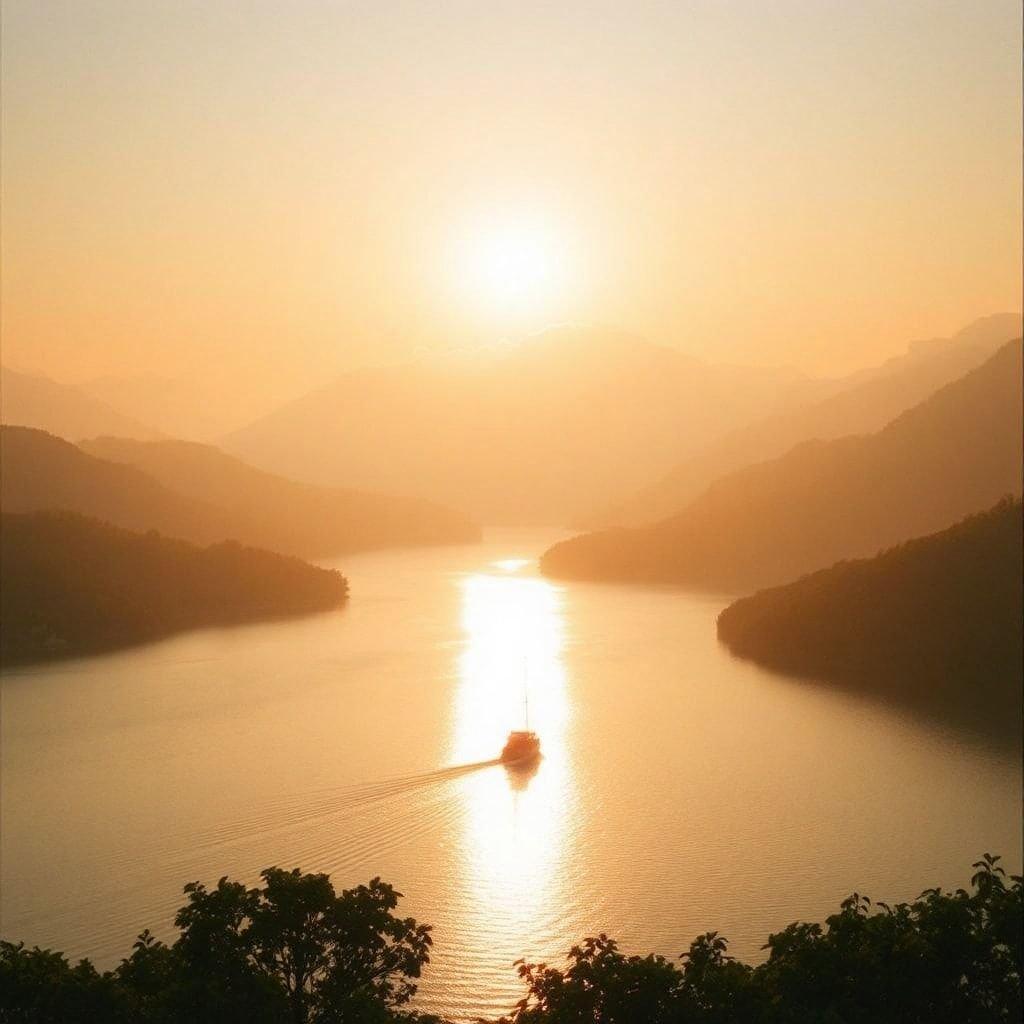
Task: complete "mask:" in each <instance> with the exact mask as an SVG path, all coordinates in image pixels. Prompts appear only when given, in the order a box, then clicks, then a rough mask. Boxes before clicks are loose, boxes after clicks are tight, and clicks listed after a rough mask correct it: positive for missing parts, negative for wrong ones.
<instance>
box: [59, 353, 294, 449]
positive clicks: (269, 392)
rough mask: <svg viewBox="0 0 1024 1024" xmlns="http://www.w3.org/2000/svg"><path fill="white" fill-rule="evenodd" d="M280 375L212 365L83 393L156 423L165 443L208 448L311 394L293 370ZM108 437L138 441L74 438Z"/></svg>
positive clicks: (93, 386) (103, 384)
mask: <svg viewBox="0 0 1024 1024" xmlns="http://www.w3.org/2000/svg"><path fill="white" fill-rule="evenodd" d="M276 371H277V372H276V373H275V374H273V375H272V376H271V375H268V374H266V373H260V372H258V370H257V369H256V368H255V367H253V368H249V369H247V368H246V367H244V366H232V367H230V368H227V367H223V366H211V365H207V366H203V367H202V370H201V371H193V372H190V373H185V374H182V375H178V376H160V375H157V374H130V375H120V374H107V375H105V376H102V377H94V378H92V379H91V380H87V381H84V382H83V383H82V384H81V390H82V391H83V392H85V393H86V394H88V395H90V396H91V397H92V398H94V399H97V400H99V401H100V402H103V403H104V404H105V405H107V406H109V407H110V408H111V409H116V410H117V411H118V412H119V413H122V414H124V415H125V416H128V417H132V418H137V419H140V420H144V421H145V422H146V423H151V424H152V425H153V426H154V427H155V428H156V429H157V430H158V431H159V432H160V434H161V435H162V436H164V437H174V438H181V439H184V440H188V441H207V442H208V441H212V440H213V439H215V438H217V437H220V436H222V435H223V434H226V433H228V431H231V430H236V429H237V428H239V427H241V426H244V425H245V424H246V423H250V422H251V421H252V420H253V419H255V418H256V417H257V416H262V415H263V414H265V413H266V412H268V411H270V410H271V409H274V408H276V407H277V406H278V405H279V404H280V403H281V401H282V400H284V399H285V398H291V397H293V396H294V395H297V394H301V393H302V392H303V391H304V390H306V389H305V388H303V387H301V386H299V385H298V383H297V381H295V379H294V368H293V367H291V368H290V364H289V365H283V366H278V367H276ZM103 434H106V435H110V436H115V437H134V436H136V435H134V434H129V433H127V432H126V431H117V430H94V431H92V432H90V433H89V434H86V435H75V436H76V438H77V437H78V436H88V437H95V436H98V435H103Z"/></svg>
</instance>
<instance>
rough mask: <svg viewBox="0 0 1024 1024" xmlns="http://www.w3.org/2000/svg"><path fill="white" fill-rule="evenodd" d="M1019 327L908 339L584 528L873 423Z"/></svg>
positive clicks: (662, 510)
mask: <svg viewBox="0 0 1024 1024" xmlns="http://www.w3.org/2000/svg"><path fill="white" fill-rule="evenodd" d="M1020 331H1021V318H1020V316H1019V315H1017V314H1008V313H1004V314H998V315H995V316H988V317H983V318H982V319H980V320H977V321H975V322H974V323H972V324H970V325H969V326H967V327H965V328H964V329H963V330H961V331H958V332H957V333H956V334H955V335H954V336H953V337H951V338H935V339H932V340H929V341H916V342H912V343H911V344H910V345H909V346H908V348H907V351H906V352H905V353H904V354H903V355H900V356H897V357H895V358H893V359H889V360H887V361H886V362H885V363H883V364H882V365H880V366H876V367H872V368H870V369H868V370H861V371H859V372H857V373H854V374H851V375H850V376H849V377H846V378H842V379H839V380H837V381H835V382H834V388H835V393H833V394H828V395H826V396H825V397H821V398H818V399H812V400H811V401H808V402H806V403H803V404H797V405H796V406H795V407H794V408H785V409H783V410H781V411H779V412H776V413H774V414H772V415H771V416H768V417H766V418H764V419H759V420H756V421H755V422H753V423H749V424H746V425H744V426H742V427H740V428H739V429H738V430H735V431H733V432H731V433H729V434H727V435H726V436H725V437H723V438H721V439H719V440H717V441H715V442H713V443H712V444H711V445H709V446H708V447H707V448H705V449H703V450H702V451H700V452H698V453H697V454H695V455H693V456H691V457H690V458H688V459H685V460H684V461H683V462H681V463H679V464H678V465H677V466H675V467H674V468H673V469H672V471H671V472H670V473H669V474H668V475H666V476H665V477H663V478H662V479H660V480H658V481H656V482H654V483H652V484H648V485H647V486H646V487H644V488H643V489H642V490H640V491H638V492H636V493H635V494H633V495H631V496H628V497H626V498H625V500H620V502H619V503H618V504H616V505H613V506H612V507H610V508H607V509H595V510H594V511H593V512H592V514H591V515H590V516H589V517H588V518H587V520H586V521H585V522H583V523H581V526H582V527H583V528H588V529H598V528H601V527H611V526H645V525H649V524H650V523H654V522H657V521H658V520H661V519H665V518H667V517H669V516H672V515H675V514H676V513H677V512H680V511H681V510H682V509H684V508H685V507H686V506H687V505H688V504H689V503H690V502H691V501H693V500H694V499H695V498H697V497H698V496H699V495H700V494H701V493H702V492H703V491H704V490H705V489H706V488H707V487H708V486H709V485H710V484H711V483H712V482H713V481H714V480H715V479H717V478H718V477H721V476H723V475H724V474H726V473H731V472H734V471H735V470H738V469H742V468H743V467H744V466H749V465H751V464H753V463H755V462H762V461H764V460H765V459H773V458H777V457H778V456H780V455H783V454H785V452H787V451H789V449H790V448H792V447H793V446H794V445H797V444H800V443H802V442H804V441H808V440H812V439H819V440H829V439H832V438H837V437H844V436H846V435H849V434H866V433H871V432H872V431H876V430H880V429H881V428H882V427H884V426H885V425H886V424H887V423H889V422H890V421H891V420H892V419H894V418H895V417H896V416H898V415H899V414H900V413H902V412H904V411H905V410H906V409H909V408H911V407H912V406H914V405H916V404H917V403H919V402H921V401H923V400H924V399H926V398H927V397H928V396H929V395H931V394H932V393H933V392H935V391H936V390H937V389H938V388H940V387H943V386H945V385H946V384H949V383H951V382H952V381H954V380H957V379H958V378H959V377H962V376H963V375H964V374H965V373H968V372H969V371H971V370H973V369H975V368H976V367H978V366H980V365H981V364H982V363H983V362H984V361H985V360H986V359H988V358H989V356H991V355H992V354H993V352H995V351H996V350H997V349H998V348H1000V347H1001V346H1003V345H1005V344H1006V342H1007V341H1009V340H1010V339H1012V338H1014V337H1016V336H1017V335H1019V334H1020Z"/></svg>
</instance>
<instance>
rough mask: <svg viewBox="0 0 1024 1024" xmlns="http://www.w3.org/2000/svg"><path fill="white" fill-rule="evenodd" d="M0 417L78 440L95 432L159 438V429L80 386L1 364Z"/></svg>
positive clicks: (5, 421)
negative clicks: (87, 392) (112, 406)
mask: <svg viewBox="0 0 1024 1024" xmlns="http://www.w3.org/2000/svg"><path fill="white" fill-rule="evenodd" d="M0 419H2V421H3V422H4V423H19V424H21V425H23V426H26V427H35V428H36V429H38V430H47V431H49V432H50V433H52V434H59V435H60V436H61V437H69V438H71V439H72V440H73V441H77V440H78V439H79V438H81V437H94V436H95V435H96V434H118V435H120V436H122V437H139V438H147V439H150V438H157V437H159V436H160V432H159V431H158V430H155V429H154V428H153V427H151V426H149V425H148V424H145V423H142V422H140V421H139V420H137V419H135V418H134V417H132V416H126V415H123V414H122V413H120V412H118V411H117V410H116V409H113V408H111V407H110V406H109V405H107V404H106V403H105V402H102V401H99V400H97V399H96V398H93V397H92V396H91V395H88V394H86V393H85V392H83V391H81V390H79V389H78V388H73V387H68V386H67V385H65V384H58V383H57V382H56V381H54V380H50V378H49V377H44V376H42V375H40V374H32V373H19V372H18V371H17V370H12V369H11V368H10V367H7V366H4V367H0Z"/></svg>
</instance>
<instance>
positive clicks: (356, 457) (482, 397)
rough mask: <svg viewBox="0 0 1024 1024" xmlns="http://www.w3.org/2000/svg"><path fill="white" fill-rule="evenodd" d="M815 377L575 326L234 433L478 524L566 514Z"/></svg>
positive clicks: (284, 460) (812, 386)
mask: <svg viewBox="0 0 1024 1024" xmlns="http://www.w3.org/2000/svg"><path fill="white" fill-rule="evenodd" d="M816 388H817V384H816V383H815V382H813V381H808V380H807V379H806V378H802V377H801V376H800V375H799V374H797V373H795V372H794V371H789V370H760V369H744V368H737V367H721V366H713V365H710V364H707V363H704V362H702V361H700V360H697V359H694V358H692V357H690V356H687V355H685V354H683V353H682V352H679V351H677V350H675V349H673V348H669V347H666V346H661V345H655V344H650V343H647V342H644V341H642V340H640V339H637V338H634V337H630V336H627V335H621V334H615V333H612V332H600V331H592V330H588V329H584V328H580V327H561V328H557V329H553V330H550V331H547V332H544V333H543V334H541V335H537V336H535V337H532V338H529V339H526V340H524V341H523V342H522V343H519V344H509V345H503V346H497V347H494V348H490V349H480V350H476V351H474V352H463V353H454V354H452V355H450V356H448V357H445V358H440V357H438V358H435V359H432V360H429V361H423V362H420V363H416V364H410V365H403V366H397V367H385V368H379V369H373V370H363V371H359V372H353V373H349V374H346V375H343V376H342V377H340V378H338V379H336V380H335V381H333V382H332V383H330V384H329V385H327V386H325V387H324V388H322V389H320V390H319V391H316V392H313V393H311V394H308V395H306V396H304V397H303V398H301V399H298V400H296V401H294V402H291V403H289V404H288V405H286V406H284V407H282V408H280V409H278V410H277V411H276V412H274V413H273V414H271V415H270V416H267V417H264V418H263V419H261V420H258V421H257V422H255V423H253V424H251V425H250V426H249V427H246V428H245V429H243V430H241V431H237V432H235V433H233V434H231V435H229V436H228V437H227V438H225V439H224V440H223V442H222V446H223V447H224V448H226V449H227V450H228V451H230V452H232V453H234V454H236V455H239V456H240V457H242V458H244V459H245V460H246V461H247V462H251V463H253V464H254V465H258V466H260V467H261V468H264V469H267V470H270V471H273V472H279V473H286V474H287V475H289V476H294V477H296V478H299V479H302V480H307V481H309V482H313V483H319V484H327V485H337V484H340V483H344V484H346V485H348V486H355V487H359V488H361V489H369V490H374V491H384V492H388V493H404V494H414V495H417V496H419V497H423V498H427V499H430V500H434V501H442V502H444V501H450V502H453V503H455V504H457V505H458V506H459V507H460V508H462V509H465V510H466V511H467V512H468V513H469V514H470V515H472V516H473V517H474V518H475V519H477V520H479V521H486V522H493V523H558V524H562V523H564V522H566V521H568V520H570V519H571V518H572V517H574V516H578V515H579V514H580V513H581V512H583V511H584V510H587V509H590V508H593V507H594V506H595V505H596V504H598V503H600V502H604V501H606V498H607V495H608V494H610V493H621V492H622V489H623V487H626V488H627V489H628V488H631V487H634V486H637V487H638V486H640V485H641V484H642V483H643V482H644V481H646V480H649V479H651V478H652V477H655V476H658V475H660V474H661V473H664V472H666V471H667V470H668V469H669V468H670V467H671V465H672V464H673V463H675V462H676V461H678V458H679V454H680V452H681V451H682V452H684V453H685V452H687V451H690V450H694V451H695V450H697V449H698V448H700V447H701V446H702V445H705V444H707V443H708V442H709V441H710V440H711V439H712V438H713V437H715V436H716V435H718V434H721V433H722V432H723V431H725V430H727V429H729V428H731V427H734V426H736V425H737V424H738V423H740V422H743V421H744V420H746V419H749V418H750V417H752V416H758V415H765V414H767V413H768V412H769V411H770V410H772V409H774V408H778V407H779V406H780V405H781V404H786V403H787V402H789V401H791V400H793V399H794V396H801V397H802V396H806V395H807V394H808V393H817V391H816Z"/></svg>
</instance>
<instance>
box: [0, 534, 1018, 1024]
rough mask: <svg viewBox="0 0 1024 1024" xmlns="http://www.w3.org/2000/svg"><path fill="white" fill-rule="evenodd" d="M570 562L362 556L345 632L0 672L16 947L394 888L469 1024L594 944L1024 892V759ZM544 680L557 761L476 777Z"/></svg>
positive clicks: (483, 550) (244, 638) (436, 1004)
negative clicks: (762, 660)
mask: <svg viewBox="0 0 1024 1024" xmlns="http://www.w3.org/2000/svg"><path fill="white" fill-rule="evenodd" d="M553 539H555V538H553V537H552V536H550V535H544V534H537V533H528V532H518V533H517V532H503V533H494V534H491V535H490V536H489V537H488V539H487V541H486V543H484V544H482V545H479V546H472V547H456V548H445V549H433V550H420V551H413V552H392V553H383V554H373V555H364V556H359V557H356V558H350V559H346V560H345V561H344V564H343V566H342V567H343V568H344V570H345V572H346V573H347V574H348V575H349V578H350V580H351V583H352V592H353V600H352V602H351V605H350V607H349V608H347V609H345V610H344V611H342V612H338V613H332V614H327V615H322V616H317V617H314V618H309V619H304V620H300V621H294V622H284V623H276V624H272V625H269V626H256V627H246V628H239V629H231V630H212V631H203V632H198V633H192V634H188V635H186V636H182V637H178V638H175V639H172V640H169V641H166V642H163V643H159V644H155V645H152V646H149V647H145V648H140V649H137V650H132V651H128V652H125V653H121V654H117V655H113V656H109V657H102V658H95V659H89V660H82V661H77V662H69V663H64V664H61V665H59V666H56V667H50V668H45V669H33V670H27V671H24V670H23V671H19V672H16V673H15V672H10V673H8V674H6V675H5V676H4V678H3V682H2V686H3V689H2V712H3V718H2V748H0V753H2V770H3V775H2V794H0V795H2V805H0V806H2V815H3V818H2V826H3V829H2V850H0V852H2V903H0V909H2V921H0V925H2V932H3V935H4V937H8V938H19V939H24V940H26V941H28V942H29V943H39V944H41V945H49V946H53V947H55V948H60V949H63V950H65V951H67V952H68V953H70V954H73V955H74V956H76V957H77V956H83V955H88V956H90V957H93V958H94V959H95V960H97V961H98V962H99V963H100V964H101V965H104V966H109V965H112V964H113V963H115V962H116V960H117V959H118V958H119V957H120V956H121V955H123V954H125V953H126V952H127V951H128V950H129V948H130V945H131V941H132V939H133V937H134V936H135V934H136V933H137V932H138V931H140V930H141V929H142V928H144V927H147V926H148V927H150V928H151V929H152V930H153V931H154V932H156V933H158V934H161V935H163V936H167V935H169V934H171V929H170V921H171V918H172V916H173V911H174V909H175V908H176V907H177V906H179V905H180V904H181V902H182V897H181V886H182V884H183V883H184V882H186V881H189V880H191V879H200V880H203V881H206V882H208V883H216V880H217V878H218V877H220V876H221V875H223V874H230V875H232V876H234V877H240V878H243V879H245V880H247V881H255V880H256V876H257V874H258V871H259V869H260V868H262V867H266V866H268V865H271V864H278V865H281V866H284V867H292V866H296V865H298V866H300V867H302V868H303V869H305V870H318V871H328V872H330V873H331V874H332V875H333V877H334V879H335V882H336V883H337V884H338V885H339V887H343V886H346V885H351V884H355V883H358V882H362V881H366V880H367V879H368V878H370V877H371V876H373V875H378V874H379V875H381V876H382V877H384V878H385V879H387V880H388V881H391V882H392V883H394V884H395V885H397V886H398V887H399V888H400V889H401V890H402V891H403V892H404V893H405V894H406V899H405V900H404V901H403V904H402V909H403V910H404V911H406V912H407V913H410V914H413V915H414V916H416V917H418V918H420V919H422V920H425V921H429V922H431V923H432V924H434V925H435V942H436V945H435V950H436V953H435V957H434V961H433V963H432V964H431V966H430V967H429V969H428V971H427V975H426V978H425V981H424V984H423V985H422V987H421V994H422V1000H421V1003H422V1005H423V1006H424V1007H425V1008H430V1009H437V1010H443V1011H446V1012H449V1013H453V1014H454V1015H456V1016H463V1017H469V1016H472V1015H475V1014H493V1013H497V1012H499V1011H505V1010H507V1009H509V1008H510V1006H511V1004H512V1003H513V1002H514V1001H515V1000H516V999H517V998H519V996H520V995H521V988H520V986H519V983H518V980H517V978H516V976H515V972H514V970H513V968H512V966H511V965H512V962H513V961H514V960H515V959H517V958H518V957H522V956H525V957H529V958H546V959H549V960H555V959H557V958H558V957H559V955H560V954H561V953H563V952H564V951H565V950H566V949H567V948H568V946H569V945H571V944H572V943H573V942H575V941H576V940H578V939H580V938H582V937H583V936H584V935H586V934H589V933H594V932H596V931H599V930H604V931H607V932H609V933H611V934H613V935H615V936H617V937H618V938H619V939H620V941H621V943H622V944H623V945H624V946H625V947H627V948H628V949H630V950H632V951H637V952H647V951H650V950H656V951H659V952H663V953H666V954H668V955H673V956H674V955H677V954H678V953H680V952H681V951H682V950H683V949H685V948H686V946H687V945H688V944H689V941H690V939H692V938H693V937H694V936H695V935H696V934H698V933H699V932H702V931H705V930H708V929H712V928H714V929H718V930H719V931H721V932H723V933H724V934H726V935H727V936H728V937H729V938H730V940H731V941H732V951H733V952H734V953H737V954H738V955H740V956H743V957H750V958H753V957H756V956H757V955H758V947H759V946H760V945H761V944H762V943H763V941H764V939H765V937H766V936H767V934H768V933H769V932H770V931H772V930H777V929H779V928H781V927H782V926H784V925H785V924H787V923H788V922H790V921H792V920H795V919H797V918H805V919H806V918H810V919H816V920H820V919H821V918H822V916H823V915H825V914H827V913H830V912H831V911H833V910H834V909H835V908H836V907H837V904H838V902H839V900H840V899H842V898H843V897H844V896H845V895H847V894H848V893H849V892H850V891H851V890H852V889H854V888H856V889H858V890H859V891H861V892H867V893H869V894H870V895H871V896H873V897H876V898H881V899H906V898H910V897H913V896H915V895H916V894H917V893H918V891H920V889H922V888H923V887H925V886H926V885H943V886H956V885H963V884H966V882H967V880H968V878H969V876H970V873H971V872H970V867H969V865H970V863H971V861H973V860H975V859H977V857H978V855H980V854H981V853H982V852H983V851H986V850H990V851H993V852H1000V853H1002V854H1003V855H1004V858H1005V859H1006V861H1008V862H1009V865H1010V866H1012V868H1013V869H1014V870H1019V868H1020V862H1021V837H1020V824H1019V813H1020V806H1021V772H1020V767H1019V763H1018V760H1017V755H1016V754H1015V753H1013V752H1000V751H998V750H996V749H991V748H988V747H986V746H985V745H983V744H980V743H977V742H975V741H972V740H971V739H969V738H967V737H965V736H962V735H959V734H958V733H956V732H955V731H953V730H951V729H948V728H944V727H942V726H940V725H937V724H935V723H930V722H926V721H922V720H920V719H917V718H914V717H910V716H909V715H908V713H907V712H904V711H898V710H896V709H893V708H887V707H886V706H883V705H880V704H877V703H872V702H870V701H867V700H861V699H858V698H856V697H854V696H851V695H848V694H843V693H840V692H835V691H831V690H829V689H827V688H825V687H814V686H810V685H807V684H803V683H799V682H796V681H792V680H787V679H785V678H783V677H779V676H775V675H772V674H770V673H767V672H764V671H761V670H759V669H757V668H755V667H753V666H751V665H749V664H745V663H742V662H739V661H736V660H734V659H732V658H731V657H730V656H729V654H728V653H727V652H726V651H725V650H724V649H722V648H721V647H719V646H718V644H717V642H716V640H715V631H714V621H715V616H716V614H717V612H718V611H719V610H720V608H721V607H722V606H723V604H724V603H725V602H726V600H727V599H726V598H725V597H722V598H718V599H715V598H709V597H707V596H694V595H690V594H686V593H680V592H678V591H673V590H668V589H657V588H651V589H643V588H618V587H614V586H605V585H595V584H571V585H554V584H551V583H549V582H547V581H545V580H543V579H541V578H540V577H538V576H537V575H536V572H535V563H534V559H535V558H536V557H537V555H538V554H539V553H540V552H541V551H542V550H543V548H544V547H545V546H546V545H547V544H548V543H550V542H551V541H552V540H553ZM524 677H525V678H526V679H527V680H528V683H529V694H530V718H531V725H533V726H535V727H536V728H537V730H538V731H539V732H540V734H541V736H542V740H543V745H544V752H545V756H544V760H543V762H542V763H541V765H540V767H539V770H538V771H537V773H536V775H535V776H534V777H533V778H531V779H528V780H523V779H519V780H516V779H515V778H512V777H510V776H509V774H508V773H507V771H506V770H505V769H504V768H503V767H501V766H499V765H493V764H492V765H486V764H485V765H483V766H480V765H479V764H478V763H479V762H486V761H488V760H489V759H492V758H494V757H495V755H496V753H497V752H498V751H499V750H500V748H501V745H502V743H503V741H504V738H505V736H506V734H507V733H508V731H509V729H510V728H513V727H518V726H519V724H520V719H521V715H522V688H523V679H524Z"/></svg>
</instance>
